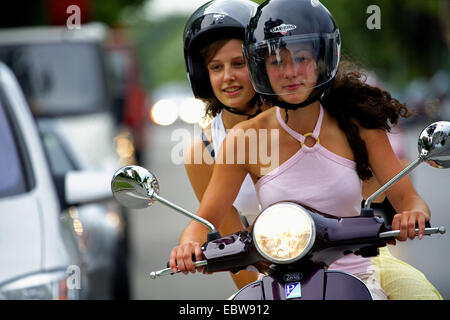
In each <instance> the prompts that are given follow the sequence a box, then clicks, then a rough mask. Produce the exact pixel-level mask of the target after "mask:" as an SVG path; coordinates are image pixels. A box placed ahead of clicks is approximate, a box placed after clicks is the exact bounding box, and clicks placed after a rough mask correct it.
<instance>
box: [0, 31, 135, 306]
mask: <svg viewBox="0 0 450 320" xmlns="http://www.w3.org/2000/svg"><path fill="white" fill-rule="evenodd" d="M107 37H108V29H107V28H106V27H105V26H103V25H101V24H95V23H94V24H89V25H83V26H82V28H81V29H80V30H68V29H67V28H64V27H32V28H18V29H4V30H0V60H1V61H4V62H5V63H6V64H7V65H8V66H9V67H10V68H11V69H12V71H13V72H14V73H15V75H16V77H17V79H18V81H19V83H20V85H21V87H22V89H23V92H24V94H25V97H26V100H27V102H28V105H29V107H30V110H31V112H32V114H33V116H34V118H35V120H36V122H37V125H38V129H39V131H40V135H41V140H42V143H43V146H44V150H45V154H46V157H47V160H48V162H49V167H50V170H51V173H52V177H53V182H54V184H55V185H56V190H57V196H58V201H59V205H60V212H61V214H62V216H67V215H69V216H70V218H71V219H74V220H75V221H76V224H77V226H78V228H77V229H76V230H75V236H76V245H77V247H78V249H79V250H80V252H81V258H82V260H83V263H84V264H85V266H86V273H87V274H86V277H87V281H88V286H89V290H88V294H87V296H86V298H88V299H118V298H125V299H126V298H128V297H129V290H128V269H127V251H128V244H127V243H128V242H127V241H128V240H127V239H128V236H127V234H128V233H127V223H126V212H125V210H124V209H123V208H121V207H119V206H118V205H117V204H116V203H115V202H114V201H113V200H112V197H111V193H110V191H109V180H110V177H111V175H112V174H113V172H114V171H115V170H116V169H117V168H118V167H120V166H121V165H122V164H124V163H121V162H120V157H119V154H118V153H117V151H116V145H115V141H117V140H118V139H120V137H119V136H118V134H119V130H118V126H117V123H116V120H115V116H114V112H113V108H112V102H111V95H110V89H111V88H110V85H109V82H108V71H107V67H106V62H105V52H104V43H105V41H106V39H107ZM74 179H75V180H77V179H78V180H79V181H78V182H77V183H79V184H81V185H84V184H86V185H87V184H89V185H90V187H92V188H93V189H94V186H96V185H97V187H98V188H97V189H96V190H97V191H100V190H103V191H105V188H106V186H107V187H108V191H107V195H104V196H103V197H102V198H101V199H100V198H98V197H97V198H94V199H92V200H90V203H89V204H86V203H85V204H83V205H80V203H79V202H78V200H77V196H78V195H76V194H74V193H72V194H71V195H68V194H67V190H66V191H64V190H65V189H64V188H65V184H67V183H68V182H70V181H73V180H74ZM94 181H97V182H98V183H94ZM88 190H89V188H84V189H83V187H80V188H78V189H77V192H79V194H80V195H81V196H82V197H88V196H89V195H88V194H87V193H88V192H85V191H88ZM69 196H75V198H74V199H70V197H69Z"/></svg>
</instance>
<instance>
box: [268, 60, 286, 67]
mask: <svg viewBox="0 0 450 320" xmlns="http://www.w3.org/2000/svg"><path fill="white" fill-rule="evenodd" d="M269 63H270V64H271V65H272V66H280V65H281V64H282V63H283V61H281V60H277V59H273V60H272V61H270V62H269Z"/></svg>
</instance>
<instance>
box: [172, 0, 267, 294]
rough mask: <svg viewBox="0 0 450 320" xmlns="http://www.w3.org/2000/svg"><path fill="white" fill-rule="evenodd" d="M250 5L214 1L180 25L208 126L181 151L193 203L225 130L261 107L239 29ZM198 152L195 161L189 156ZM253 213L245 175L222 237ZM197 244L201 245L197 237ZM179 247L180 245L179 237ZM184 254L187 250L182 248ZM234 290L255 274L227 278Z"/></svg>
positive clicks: (202, 189)
mask: <svg viewBox="0 0 450 320" xmlns="http://www.w3.org/2000/svg"><path fill="white" fill-rule="evenodd" d="M254 9H256V4H255V3H254V2H252V1H248V0H215V1H211V2H208V3H207V4H205V5H203V6H201V7H200V8H199V9H197V10H196V11H195V12H194V13H193V14H192V16H191V17H190V18H189V20H188V22H187V23H186V27H185V32H184V57H185V62H186V69H187V72H188V77H189V80H190V83H191V87H192V91H193V93H194V96H195V97H196V98H200V99H202V100H203V101H205V102H206V106H207V108H206V114H207V116H210V117H213V120H212V122H211V123H210V124H209V125H208V126H207V127H206V128H205V129H204V130H203V131H202V135H201V137H196V138H195V139H194V140H193V141H192V143H191V144H190V145H189V146H188V148H187V149H186V150H185V153H184V154H185V168H186V172H187V174H188V177H189V180H190V182H191V185H192V187H193V189H194V192H195V194H196V196H197V198H198V200H199V201H201V200H202V198H203V193H204V192H205V190H206V187H207V185H208V183H209V181H210V179H211V176H212V172H213V167H214V162H215V152H217V151H218V150H219V149H220V146H221V144H222V141H223V140H224V138H225V136H226V133H227V129H231V128H232V127H233V126H234V125H236V124H237V123H239V122H241V121H243V120H247V119H249V118H251V117H253V116H255V115H257V114H259V113H260V112H261V111H263V110H264V109H266V106H265V105H263V104H262V103H261V101H260V99H259V96H258V95H257V94H256V92H255V91H254V89H253V87H252V84H251V82H250V77H249V74H248V70H247V67H246V64H245V60H244V57H243V54H242V43H243V39H244V31H245V25H246V24H247V23H248V21H249V20H250V16H251V12H252V10H254ZM196 152H200V153H201V154H202V158H201V161H198V159H196V158H195V153H196ZM258 213H259V205H258V199H257V198H256V193H255V188H254V185H253V181H252V180H251V178H250V176H247V177H246V178H245V179H244V182H243V184H242V186H241V188H240V192H239V194H238V196H237V198H236V200H235V201H234V204H233V207H232V208H231V210H230V212H229V213H228V214H227V217H226V219H225V220H224V223H223V224H222V226H221V227H220V228H219V231H220V233H221V234H222V235H226V234H231V233H234V232H237V231H239V230H242V229H244V228H245V227H246V226H247V223H252V222H253V220H254V219H255V218H256V216H257V214H258ZM196 240H197V241H198V242H204V241H206V238H204V235H202V234H199V237H198V238H197V239H196ZM180 243H183V235H182V236H181V239H180ZM186 250H190V248H189V246H188V245H187V246H186ZM232 277H233V280H234V282H235V284H236V286H237V287H238V288H241V287H243V286H244V285H246V284H248V283H250V282H252V281H255V280H256V278H257V275H256V273H255V272H249V271H241V272H239V273H238V274H232Z"/></svg>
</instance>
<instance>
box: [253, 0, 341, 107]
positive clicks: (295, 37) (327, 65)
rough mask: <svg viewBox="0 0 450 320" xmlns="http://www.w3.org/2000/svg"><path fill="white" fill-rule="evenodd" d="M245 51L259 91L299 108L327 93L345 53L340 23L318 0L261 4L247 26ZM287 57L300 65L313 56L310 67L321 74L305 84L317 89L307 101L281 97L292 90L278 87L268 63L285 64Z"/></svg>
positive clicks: (264, 95) (275, 65)
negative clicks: (341, 51) (337, 23)
mask: <svg viewBox="0 0 450 320" xmlns="http://www.w3.org/2000/svg"><path fill="white" fill-rule="evenodd" d="M300 52H303V53H302V54H301V53H300ZM286 54H287V55H286ZM244 55H245V58H246V61H247V65H248V68H249V72H250V78H251V81H252V83H253V86H254V88H255V90H256V92H258V93H259V94H261V95H262V96H263V97H264V98H265V99H267V100H269V101H271V102H273V103H275V104H277V105H279V106H280V107H283V108H286V109H297V108H300V107H303V106H306V105H309V104H311V103H312V102H314V101H317V100H319V99H321V97H323V95H324V93H326V92H327V91H328V89H329V88H330V87H331V84H332V80H333V79H334V77H335V75H336V73H337V68H338V64H339V59H340V34H339V29H338V27H337V25H336V23H335V21H334V19H333V17H332V16H331V14H330V12H329V11H328V10H327V9H326V8H325V7H324V6H323V5H322V4H321V3H320V2H319V1H318V0H269V1H266V2H264V3H262V4H261V5H260V6H259V7H258V9H257V11H256V13H255V15H254V16H253V17H252V18H251V20H250V22H249V24H248V26H247V29H246V33H245V39H244ZM302 55H304V56H302ZM284 58H289V59H288V60H287V61H292V60H290V59H294V60H293V64H294V65H296V66H300V65H301V63H304V64H306V63H308V61H310V62H312V63H310V65H309V66H308V68H309V67H311V66H312V68H310V69H308V70H313V71H314V74H315V76H317V79H315V80H314V82H312V83H311V86H309V87H308V85H309V84H305V85H304V87H305V88H306V89H309V90H311V89H312V91H311V93H310V94H309V96H308V98H307V99H306V100H305V101H303V102H302V103H299V104H289V103H287V102H284V101H280V100H279V99H277V97H278V96H280V95H283V94H289V93H290V92H289V91H288V90H286V91H282V90H281V91H278V92H277V93H276V92H275V91H274V89H273V87H272V85H271V82H270V79H269V77H268V72H267V71H268V70H267V67H268V68H270V69H271V70H275V69H273V68H275V67H276V68H284V67H283V63H285V62H284V61H283V59H284ZM266 59H267V62H266ZM308 59H309V60H308ZM286 65H287V64H286ZM279 70H281V69H279ZM304 83H307V81H306V80H305V81H304ZM298 90H301V89H298ZM297 92H298V91H297Z"/></svg>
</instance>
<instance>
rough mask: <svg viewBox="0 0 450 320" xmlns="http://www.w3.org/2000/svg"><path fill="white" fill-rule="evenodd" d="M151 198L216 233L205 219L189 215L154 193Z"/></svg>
mask: <svg viewBox="0 0 450 320" xmlns="http://www.w3.org/2000/svg"><path fill="white" fill-rule="evenodd" d="M152 198H153V199H155V200H158V201H159V202H161V203H163V204H165V205H166V206H169V207H171V208H172V209H175V210H177V211H178V212H180V213H182V214H184V215H185V216H187V217H189V218H191V219H194V220H195V221H197V222H200V223H201V224H203V225H205V226H206V227H207V228H208V229H209V231H210V232H212V231H216V229H215V228H214V226H213V224H212V223H210V222H209V221H207V220H205V219H203V218H201V217H199V216H197V215H195V214H193V213H190V212H189V211H187V210H184V209H183V208H181V207H179V206H177V205H176V204H173V203H172V202H170V201H168V200H166V199H164V198H163V197H160V196H159V195H157V194H156V193H155V194H153V195H152Z"/></svg>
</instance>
